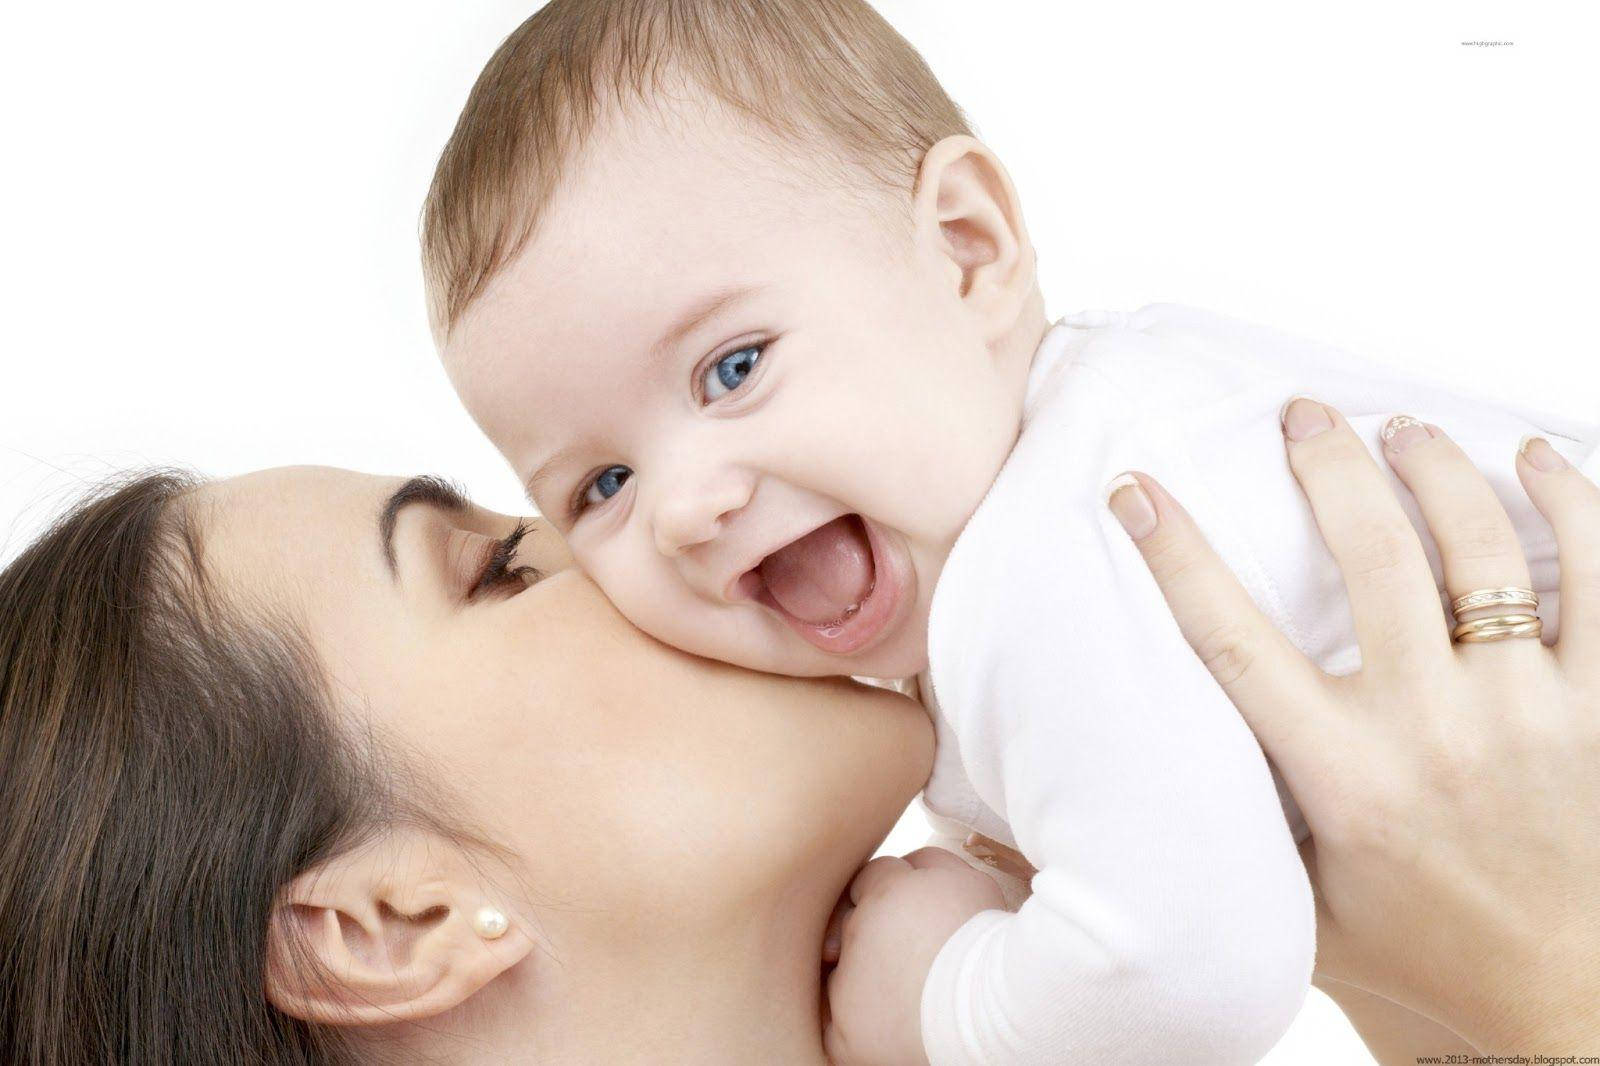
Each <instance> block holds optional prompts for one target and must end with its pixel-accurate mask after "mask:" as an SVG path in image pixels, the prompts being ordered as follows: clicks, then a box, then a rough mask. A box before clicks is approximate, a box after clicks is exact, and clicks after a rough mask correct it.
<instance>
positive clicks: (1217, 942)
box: [921, 441, 1315, 1066]
mask: <svg viewBox="0 0 1600 1066" xmlns="http://www.w3.org/2000/svg"><path fill="white" fill-rule="evenodd" d="M1026 446H1027V441H1024V442H1023V445H1022V447H1026ZM1019 454H1020V450H1019ZM1023 459H1024V460H1026V456H1023ZM1030 465H1031V466H1033V468H1034V469H1036V470H1037V469H1039V468H1040V464H1029V463H1026V462H1024V463H1022V464H1018V468H1019V469H1023V470H1026V469H1027V468H1028V466H1030ZM1042 465H1044V466H1045V467H1046V468H1048V464H1047V463H1046V464H1042ZM1010 472H1011V468H1009V467H1008V470H1007V471H1006V472H1003V473H1002V480H1001V481H1000V482H997V483H996V486H995V490H994V491H993V492H992V493H991V495H990V498H989V500H988V501H986V503H985V505H984V508H983V509H982V510H980V512H979V514H978V515H977V516H975V518H974V520H973V523H972V524H971V525H969V527H968V529H967V531H966V532H964V533H963V535H962V543H961V544H960V545H958V552H964V553H965V554H964V556H963V557H962V558H959V559H958V558H957V557H956V556H954V555H953V556H952V560H951V566H950V567H948V568H947V570H946V574H945V578H944V580H942V581H941V586H940V590H939V596H940V597H946V599H945V602H944V603H943V604H942V605H940V606H936V612H937V613H938V614H939V625H937V626H936V628H935V632H934V635H933V643H932V646H931V648H930V651H931V658H932V661H933V671H934V674H933V676H934V686H935V689H936V694H937V696H938V698H939V700H940V701H941V704H942V705H943V708H944V711H945V713H946V715H947V716H948V717H949V718H950V720H951V723H952V726H953V728H954V730H955V732H956V733H957V735H958V736H959V737H960V742H961V747H962V754H963V758H964V761H965V763H966V764H967V770H968V774H969V776H970V777H971V779H972V783H973V785H974V787H975V788H976V789H977V791H978V793H979V794H980V796H982V798H983V799H984V800H985V802H987V803H988V804H989V805H990V806H991V807H992V808H994V809H995V810H996V812H997V813H999V814H1001V816H1002V817H1004V818H1006V820H1007V821H1008V822H1009V823H1010V825H1011V827H1012V829H1013V831H1014V833H1015V837H1016V841H1017V844H1018V847H1019V848H1020V849H1021V850H1022V852H1023V853H1024V854H1025V855H1026V856H1027V857H1028V859H1029V860H1030V861H1032V862H1033V863H1034V865H1035V866H1037V867H1038V869H1039V873H1038V875H1037V876H1036V877H1035V878H1034V879H1033V895H1032V897H1031V898H1030V899H1029V900H1028V901H1027V902H1026V903H1024V904H1023V906H1022V908H1021V909H1020V910H1019V911H1018V912H1017V913H1016V914H1008V913H1004V912H1001V911H985V912H984V913H982V914H979V915H977V916H976V917H974V918H973V919H971V920H970V921H968V922H967V923H966V924H964V925H963V926H962V927H961V928H960V929H959V930H958V931H957V932H956V933H955V935H954V936H953V937H952V938H951V939H950V941H949V942H948V943H946V944H945V946H944V947H943V949H942V950H941V951H940V952H939V954H938V956H937V958H936V959H935V961H934V963H933V966H932V968H931V970H930V972H929V974H928V978H927V981H926V984H925V987H924V990H923V995H922V1004H921V1012H922V1033H923V1041H924V1045H925V1048H926V1051H927V1054H928V1058H929V1059H930V1061H931V1062H933V1063H934V1064H935V1066H946V1064H962V1066H966V1064H972V1066H977V1064H979V1063H996V1062H1004V1063H1008V1064H1013V1063H1014V1064H1027V1063H1059V1062H1064V1061H1076V1060H1079V1059H1081V1060H1083V1061H1095V1062H1102V1063H1117V1062H1130V1063H1131V1062H1154V1061H1165V1060H1169V1059H1170V1060H1174V1061H1177V1060H1181V1061H1185V1062H1211V1063H1243V1062H1253V1061H1255V1060H1256V1059H1258V1058H1260V1057H1261V1056H1262V1055H1263V1054H1265V1053H1266V1052H1267V1050H1268V1049H1270V1047H1271V1046H1272V1044H1273V1043H1274V1042H1276V1040H1277V1039H1278V1037H1279V1036H1281V1034H1282V1033H1283V1031H1284V1030H1285V1029H1286V1028H1287V1027H1288V1025H1289V1024H1290V1022H1291V1021H1292V1019H1293V1017H1294V1015H1295V1013H1296V1012H1297V1011H1298V1010H1299V1007H1300V1005H1301V1003H1302V1002H1303V998H1304V995H1305V990H1306V988H1307V985H1308V982H1309V979H1310V975H1311V964H1312V958H1313V955H1314V950H1315V928H1314V912H1313V907H1312V899H1311V891H1310V885H1309V882H1308V880H1307V878H1306V874H1305V870H1304V867H1303V866H1302V864H1301V862H1300V858H1299V854H1298V852H1297V851H1296V848H1295V845H1294V841H1293V839H1292V837H1291V835H1290V832H1289V830H1288V827H1287V824H1286V822H1285V819H1284V815H1283V812H1282V809H1281V806H1280V802H1279V799H1278V796H1277V793H1276V791H1275V789H1274V787H1273V784H1272V780H1271V775H1270V773H1269V771H1268V769H1267V765H1266V761H1265V758H1264V757H1263V756H1262V754H1261V751H1260V747H1259V745H1258V744H1257V743H1256V740H1255V738H1254V737H1253V736H1252V735H1251V733H1250V731H1249V729H1248V728H1247V727H1246V726H1245V724H1244V722H1243V720H1242V719H1241V718H1240V717H1239V715H1238V712H1237V711H1236V710H1235V709H1234V707H1233V705H1232V704H1231V703H1230V702H1229V701H1228V699H1227V697H1226V696H1225V695H1224V694H1223V692H1222V691H1221V690H1220V689H1219V688H1218V687H1217V686H1216V684H1215V682H1214V681H1213V680H1212V678H1211V675H1210V674H1209V672H1208V671H1207V669H1206V668H1205V666H1204V665H1203V664H1201V663H1200V662H1199V661H1198V660H1196V659H1195V657H1194V655H1193V653H1192V652H1191V651H1190V650H1189V647H1188V645H1187V644H1186V643H1185V642H1184V640H1183V638H1182V636H1181V635H1180V634H1179V632H1178V630H1177V627H1176V624H1175V623H1174V622H1173V621H1172V618H1171V616H1170V614H1168V612H1167V611H1166V609H1165V607H1164V605H1163V604H1162V602H1161V599H1160V593H1159V591H1158V590H1157V589H1156V587H1155V585H1154V583H1153V581H1152V580H1151V579H1150V576H1149V572H1148V570H1147V568H1146V567H1145V566H1144V565H1143V563H1142V562H1141V561H1140V560H1139V558H1138V556H1137V553H1136V552H1135V551H1134V549H1133V546H1132V543H1131V542H1130V541H1129V540H1128V539H1127V537H1126V535H1125V534H1124V533H1123V532H1122V530H1121V529H1120V528H1119V527H1117V526H1116V525H1115V520H1114V519H1113V518H1112V517H1111V515H1110V514H1109V513H1108V512H1107V511H1106V510H1105V508H1104V507H1103V506H1095V505H1094V504H1092V503H1091V504H1089V505H1088V506H1085V505H1084V503H1083V501H1081V500H1079V501H1073V500H1069V499H1066V498H1063V495H1062V494H1054V493H1050V492H1048V491H1046V490H1044V489H1038V488H1037V487H1035V486H1017V485H1007V484H1005V478H1006V476H1007V474H1009V473H1010ZM1160 473H1161V472H1160V471H1159V470H1158V471H1156V474H1157V476H1160ZM1019 489H1020V491H1019ZM1030 489H1031V490H1032V491H1030ZM1017 530H1032V531H1035V535H1036V544H1037V547H1036V548H1034V549H1033V550H1029V551H1021V550H1019V548H1018V545H1017V544H1016V543H1015V541H1016V536H1015V531H1017ZM946 581H948V582H952V584H950V585H948V586H947V585H946V583H945V582H946ZM949 597H953V599H950V598H949ZM1129 649H1139V654H1138V655H1137V656H1133V657H1130V655H1129ZM1115 664H1131V668H1128V667H1124V668H1123V669H1121V670H1116V671H1115V672H1114V673H1109V672H1108V668H1110V667H1113V666H1114V665H1115Z"/></svg>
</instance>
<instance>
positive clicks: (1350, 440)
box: [1283, 397, 1450, 668]
mask: <svg viewBox="0 0 1600 1066" xmlns="http://www.w3.org/2000/svg"><path fill="white" fill-rule="evenodd" d="M1283 433H1284V438H1285V440H1286V441H1287V444H1288V449H1289V465H1290V467H1291V468H1293V470H1294V475H1295V477H1296V478H1297V479H1298V480H1299V482H1300V487H1301V488H1302V489H1304V490H1305V494H1306V498H1307V499H1308V500H1310V501H1311V510H1312V512H1313V513H1314V514H1315V515H1316V518H1317V526H1318V527H1319V528H1320V529H1321V530H1322V539H1323V540H1324V541H1325V542H1326V543H1327V545H1328V550H1329V551H1330V552H1332V553H1333V557H1334V559H1335V561H1337V562H1338V564H1339V569H1340V571H1341V572H1342V573H1343V574H1344V583H1345V590H1346V591H1347V592H1348V593H1349V595H1350V610H1351V613H1352V614H1353V615H1354V616H1355V625H1356V642H1357V643H1358V644H1359V645H1360V646H1361V659H1362V662H1363V664H1365V666H1366V667H1369V668H1370V667H1372V666H1374V665H1376V664H1378V663H1382V662H1398V663H1407V664H1409V663H1414V662H1415V661H1416V660H1417V658H1418V657H1420V656H1423V655H1427V654H1437V655H1440V656H1443V655H1446V654H1448V653H1449V650H1450V645H1449V631H1448V630H1447V629H1446V628H1445V624H1444V617H1443V614H1442V613H1441V611H1440V610H1439V590H1438V588H1437V586H1435V585H1434V583H1433V571H1432V570H1431V569H1430V568H1429V567H1428V558H1427V556H1426V555H1424V554H1423V551H1422V542H1421V541H1420V540H1418V539H1417V532H1416V530H1414V529H1412V528H1411V522H1410V520H1409V519H1407V518H1406V515H1405V511H1403V510H1402V509H1401V507H1400V501H1399V500H1397V499H1395V496H1394V493H1393V492H1392V491H1391V490H1390V488H1389V483H1388V479H1387V478H1386V477H1385V476H1384V474H1383V471H1382V470H1380V469H1379V468H1378V464H1377V462H1376V461H1374V459H1373V458H1372V454H1371V453H1370V452H1368V451H1367V447H1366V445H1365V444H1363V443H1361V439H1360V438H1359V437H1357V436H1356V434H1355V431H1354V430H1352V429H1351V428H1350V424H1349V423H1348V422H1346V421H1345V420H1344V416H1343V415H1341V414H1339V412H1337V411H1335V410H1334V409H1333V408H1331V407H1328V406H1327V405H1325V404H1320V403H1317V402H1316V401H1315V400H1309V399H1305V398H1304V397H1301V398H1297V399H1295V400H1293V401H1292V402H1290V404H1289V405H1288V406H1287V407H1286V408H1285V409H1284V416H1283Z"/></svg>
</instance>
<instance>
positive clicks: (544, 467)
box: [522, 448, 577, 507]
mask: <svg viewBox="0 0 1600 1066" xmlns="http://www.w3.org/2000/svg"><path fill="white" fill-rule="evenodd" d="M576 451H577V449H576V448H562V449H561V450H560V451H558V452H556V453H555V454H554V455H552V456H550V458H548V459H546V460H545V461H544V462H543V463H540V464H539V469H537V470H535V471H534V472H533V474H532V475H530V476H529V478H528V480H527V481H524V482H523V483H522V491H523V494H524V495H526V496H527V497H528V502H529V503H531V504H533V505H534V506H535V507H537V506H538V505H539V502H538V501H537V500H535V499H534V498H533V490H534V489H535V488H536V487H537V486H538V484H539V482H541V481H543V480H545V479H546V478H548V477H549V476H550V471H552V470H554V469H555V468H556V467H558V466H560V465H561V464H562V463H564V462H566V461H567V460H568V459H570V458H572V455H573V453H574V452H576Z"/></svg>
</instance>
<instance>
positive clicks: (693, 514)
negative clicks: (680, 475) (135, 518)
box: [655, 470, 754, 556]
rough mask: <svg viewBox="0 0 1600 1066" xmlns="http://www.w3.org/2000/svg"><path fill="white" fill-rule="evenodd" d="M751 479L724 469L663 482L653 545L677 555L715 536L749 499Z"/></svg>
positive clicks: (752, 482)
mask: <svg viewBox="0 0 1600 1066" xmlns="http://www.w3.org/2000/svg"><path fill="white" fill-rule="evenodd" d="M753 488H754V480H753V479H752V478H750V477H748V476H745V475H744V474H742V473H739V472H737V471H732V470H725V471H723V472H721V473H719V474H717V475H716V476H714V477H712V478H708V479H705V480H701V481H698V482H695V481H690V480H688V479H683V480H679V481H676V482H674V483H673V484H669V485H667V486H665V487H664V488H663V490H662V496H661V500H660V502H659V503H658V504H657V505H656V513H655V538H656V549H657V550H658V551H660V552H661V554H662V555H666V556H678V555H682V554H683V553H684V552H686V551H688V550H689V549H690V548H693V547H695V546H696V545H699V544H705V543H707V542H708V541H711V540H715V539H716V537H717V535H718V534H719V533H720V532H722V528H723V524H724V523H725V522H726V521H727V520H728V519H729V518H730V517H732V516H733V514H734V513H735V512H737V511H739V510H740V509H741V508H743V507H744V506H745V505H746V504H747V503H749V502H750V496H751V494H752V491H753Z"/></svg>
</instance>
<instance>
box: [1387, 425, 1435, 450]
mask: <svg viewBox="0 0 1600 1066" xmlns="http://www.w3.org/2000/svg"><path fill="white" fill-rule="evenodd" d="M1378 436H1379V437H1380V438H1382V440H1383V446H1384V447H1385V448H1388V449H1389V450H1390V451H1391V452H1394V453H1395V454H1396V455H1398V454H1399V453H1401V452H1403V451H1405V450H1406V449H1407V448H1409V447H1411V446H1412V445H1413V444H1416V443H1417V442H1418V441H1424V440H1430V439H1432V438H1433V437H1436V436H1438V434H1437V433H1436V432H1435V431H1434V429H1433V427H1432V426H1429V425H1427V424H1426V423H1424V422H1419V421H1417V420H1416V419H1415V418H1412V417H1411V416H1410V415H1395V416H1394V417H1393V418H1391V419H1389V421H1387V422H1385V423H1384V424H1383V429H1382V430H1381V431H1380V432H1379V433H1378Z"/></svg>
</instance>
